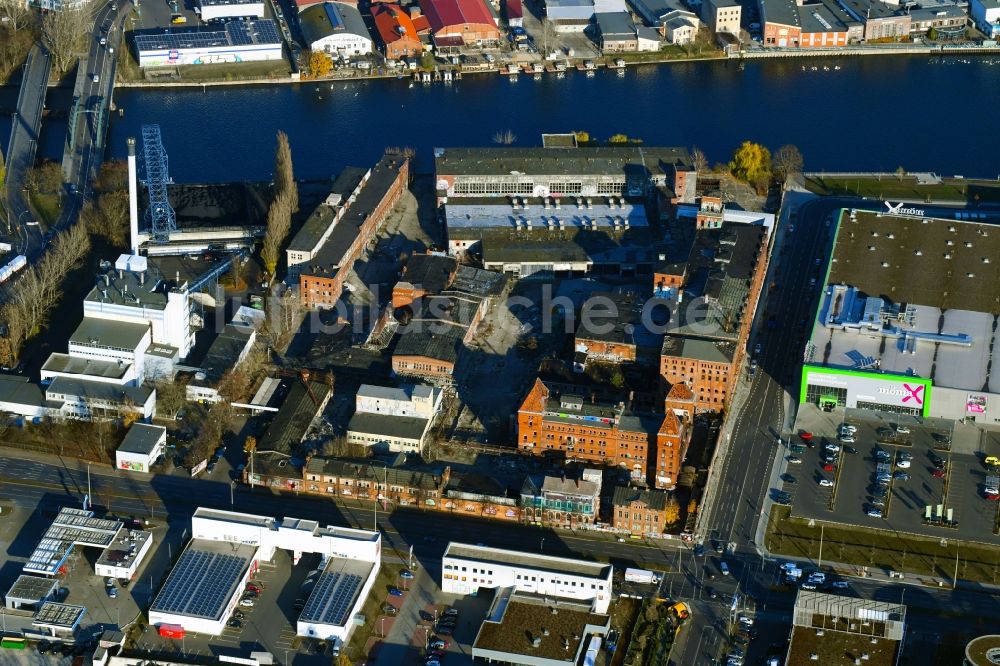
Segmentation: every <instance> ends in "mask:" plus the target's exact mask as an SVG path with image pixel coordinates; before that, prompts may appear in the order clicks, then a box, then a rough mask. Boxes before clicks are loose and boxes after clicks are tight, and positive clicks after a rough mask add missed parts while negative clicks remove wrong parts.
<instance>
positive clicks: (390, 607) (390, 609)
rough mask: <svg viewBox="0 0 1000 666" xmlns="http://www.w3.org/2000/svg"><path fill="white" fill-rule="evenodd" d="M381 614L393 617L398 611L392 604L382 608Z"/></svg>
mask: <svg viewBox="0 0 1000 666" xmlns="http://www.w3.org/2000/svg"><path fill="white" fill-rule="evenodd" d="M382 612H383V613H388V614H389V615H395V614H396V613H398V612H399V609H398V608H396V607H395V606H393V605H392V604H386V605H385V606H382Z"/></svg>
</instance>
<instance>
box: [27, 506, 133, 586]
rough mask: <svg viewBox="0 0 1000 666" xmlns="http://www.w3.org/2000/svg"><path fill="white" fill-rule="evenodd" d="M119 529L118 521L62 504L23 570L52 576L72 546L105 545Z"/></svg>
mask: <svg viewBox="0 0 1000 666" xmlns="http://www.w3.org/2000/svg"><path fill="white" fill-rule="evenodd" d="M121 528H122V523H120V522H119V521H117V520H107V519H104V518H95V517H94V512H93V511H84V510H82V509H74V508H72V507H63V508H62V509H61V510H60V511H59V513H58V514H57V515H56V517H55V519H54V520H53V521H52V524H51V525H49V527H48V529H46V530H45V534H43V535H42V538H41V539H40V540H39V542H38V545H37V546H35V550H34V551H33V552H32V553H31V555H30V556H29V557H28V561H27V563H25V565H24V571H25V572H26V573H40V574H45V575H47V576H54V575H56V574H57V573H59V567H61V566H62V564H63V563H64V562H65V561H66V558H67V557H69V554H70V552H71V551H72V550H73V546H74V545H81V546H94V547H98V548H106V547H108V546H109V545H111V543H112V542H114V539H115V536H116V535H117V534H118V532H119V531H120V530H121Z"/></svg>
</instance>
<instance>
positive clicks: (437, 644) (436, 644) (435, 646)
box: [430, 638, 451, 650]
mask: <svg viewBox="0 0 1000 666" xmlns="http://www.w3.org/2000/svg"><path fill="white" fill-rule="evenodd" d="M449 645H451V643H449V642H448V641H446V640H444V639H442V638H435V639H434V640H432V641H431V644H430V648H431V649H432V650H447V649H448V646H449Z"/></svg>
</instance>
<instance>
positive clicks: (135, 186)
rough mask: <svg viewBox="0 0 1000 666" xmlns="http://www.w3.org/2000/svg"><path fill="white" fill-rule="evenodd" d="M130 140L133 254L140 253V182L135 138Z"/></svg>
mask: <svg viewBox="0 0 1000 666" xmlns="http://www.w3.org/2000/svg"><path fill="white" fill-rule="evenodd" d="M127 142H128V228H129V240H130V242H131V247H132V254H133V255H138V254H139V183H138V182H137V177H136V166H135V138H134V137H131V136H130V137H129V138H128V139H127Z"/></svg>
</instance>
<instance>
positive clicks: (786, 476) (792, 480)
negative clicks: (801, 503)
mask: <svg viewBox="0 0 1000 666" xmlns="http://www.w3.org/2000/svg"><path fill="white" fill-rule="evenodd" d="M781 480H782V481H784V482H785V483H789V484H792V485H794V484H795V483H797V481H796V479H795V477H794V476H793V475H791V474H788V473H787V472H786V473H784V474H782V475H781Z"/></svg>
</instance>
